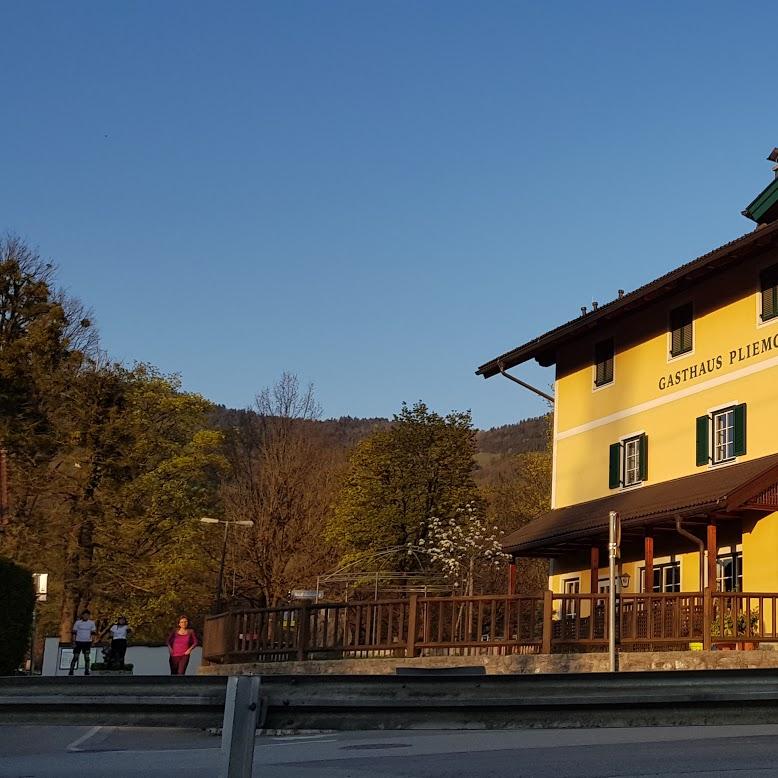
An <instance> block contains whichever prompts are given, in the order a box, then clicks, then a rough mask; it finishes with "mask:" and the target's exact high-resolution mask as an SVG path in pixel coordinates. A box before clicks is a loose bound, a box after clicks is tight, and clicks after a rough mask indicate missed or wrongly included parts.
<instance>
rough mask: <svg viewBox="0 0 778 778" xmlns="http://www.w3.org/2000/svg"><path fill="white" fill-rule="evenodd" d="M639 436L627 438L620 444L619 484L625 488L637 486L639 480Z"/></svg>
mask: <svg viewBox="0 0 778 778" xmlns="http://www.w3.org/2000/svg"><path fill="white" fill-rule="evenodd" d="M640 441H641V436H639V435H638V437H636V438H628V439H627V440H625V441H624V442H623V443H622V446H623V449H622V452H623V453H622V462H621V482H622V484H623V485H624V486H625V487H629V486H637V484H639V483H641V480H640Z"/></svg>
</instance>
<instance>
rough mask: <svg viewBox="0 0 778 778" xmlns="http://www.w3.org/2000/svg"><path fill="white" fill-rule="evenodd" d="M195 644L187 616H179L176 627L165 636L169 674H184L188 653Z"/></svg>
mask: <svg viewBox="0 0 778 778" xmlns="http://www.w3.org/2000/svg"><path fill="white" fill-rule="evenodd" d="M196 645H197V635H196V634H195V631H194V630H193V629H191V628H190V627H189V618H188V617H187V616H179V617H178V627H177V628H176V629H174V630H173V631H172V632H171V633H170V634H169V635H168V638H167V647H168V650H169V651H170V675H186V666H187V665H188V664H189V655H190V654H191V653H192V651H194V649H195V646H196Z"/></svg>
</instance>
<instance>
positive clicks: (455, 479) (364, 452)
mask: <svg viewBox="0 0 778 778" xmlns="http://www.w3.org/2000/svg"><path fill="white" fill-rule="evenodd" d="M474 453H475V431H474V429H473V426H472V420H471V418H470V414H469V413H450V414H448V415H447V416H440V415H439V414H437V413H435V412H434V411H430V410H429V409H428V408H427V406H426V405H425V404H424V403H422V402H418V403H416V404H415V405H413V406H411V407H408V406H407V405H405V404H403V406H402V409H401V410H400V412H399V413H398V414H396V415H395V416H394V419H393V421H392V423H391V424H390V425H389V426H388V427H386V428H383V429H378V430H376V431H375V432H374V433H373V434H372V435H370V436H369V437H368V438H366V439H365V440H363V441H362V442H361V443H359V444H358V445H357V446H356V448H355V449H354V451H353V453H352V455H351V457H350V461H349V469H348V473H347V475H346V478H345V483H344V485H343V488H342V490H341V492H340V495H339V498H338V502H337V505H336V508H335V514H334V518H333V521H332V522H331V524H330V527H329V531H328V535H329V537H330V538H332V539H333V540H334V541H336V542H337V543H338V544H339V545H340V546H341V547H342V548H343V549H344V551H345V552H346V554H347V555H351V556H352V557H353V556H355V555H359V554H364V553H365V552H375V551H379V550H381V549H386V548H394V547H405V546H408V545H411V546H417V545H418V544H419V541H420V540H422V539H424V537H425V535H426V532H427V526H428V525H427V522H428V520H429V519H430V518H431V517H433V516H450V515H452V514H453V512H454V511H455V510H456V509H457V507H459V506H463V505H466V504H468V503H470V502H473V501H474V500H475V499H476V498H477V491H476V487H475V483H474V481H473V475H472V474H473V467H474V463H473V455H474ZM412 560H413V557H407V556H406V555H404V554H400V555H399V556H398V558H397V560H396V564H397V566H398V568H399V569H403V568H406V567H407V566H408V565H409V564H412Z"/></svg>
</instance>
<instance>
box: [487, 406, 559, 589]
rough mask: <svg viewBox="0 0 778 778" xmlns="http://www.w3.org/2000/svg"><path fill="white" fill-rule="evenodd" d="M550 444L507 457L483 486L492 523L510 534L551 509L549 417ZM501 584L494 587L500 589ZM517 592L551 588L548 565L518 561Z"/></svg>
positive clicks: (493, 583)
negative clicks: (539, 449) (543, 448)
mask: <svg viewBox="0 0 778 778" xmlns="http://www.w3.org/2000/svg"><path fill="white" fill-rule="evenodd" d="M546 422H547V427H546V429H547V430H548V431H549V432H548V437H547V440H548V445H547V449H546V450H545V451H530V452H526V453H522V454H515V455H513V456H509V457H506V458H505V459H504V461H503V463H502V466H501V467H500V468H494V469H493V471H492V474H491V476H490V477H489V478H486V479H484V480H483V481H482V482H481V484H480V489H481V493H482V495H483V496H484V500H485V501H486V506H487V509H486V510H487V515H488V517H489V520H490V522H493V523H494V524H495V525H497V526H498V527H499V528H500V530H502V532H503V533H504V534H505V535H507V534H509V533H510V532H513V531H514V530H516V529H519V528H520V527H522V526H524V525H525V524H527V523H528V522H530V521H532V520H533V519H536V518H537V517H538V516H540V515H541V514H543V513H545V512H546V511H548V510H549V509H550V507H551V467H552V456H551V437H550V430H551V429H552V426H551V425H552V418H551V415H550V414H549V416H547V417H546ZM500 583H501V582H499V581H496V580H495V581H493V582H492V583H491V586H493V587H495V588H494V590H499V588H500ZM516 585H517V590H518V591H519V592H521V593H528V594H529V593H535V592H537V591H539V590H541V589H545V588H547V586H548V563H547V562H545V561H544V560H539V559H519V560H518V563H517V575H516Z"/></svg>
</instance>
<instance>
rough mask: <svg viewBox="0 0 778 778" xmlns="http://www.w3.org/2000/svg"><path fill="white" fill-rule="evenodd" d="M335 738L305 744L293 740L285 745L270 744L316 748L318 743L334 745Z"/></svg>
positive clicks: (278, 744) (283, 744)
mask: <svg viewBox="0 0 778 778" xmlns="http://www.w3.org/2000/svg"><path fill="white" fill-rule="evenodd" d="M337 740H338V739H337V738H336V737H331V738H328V739H327V740H316V741H311V740H309V741H307V742H302V743H301V742H300V741H299V740H297V739H295V740H292V741H289V742H287V743H270V745H271V746H318V745H319V743H336V742H337Z"/></svg>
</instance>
